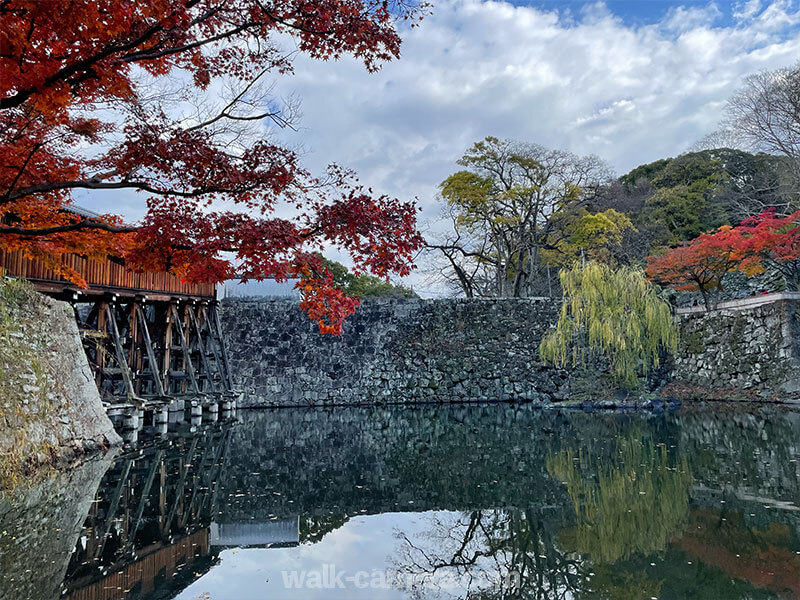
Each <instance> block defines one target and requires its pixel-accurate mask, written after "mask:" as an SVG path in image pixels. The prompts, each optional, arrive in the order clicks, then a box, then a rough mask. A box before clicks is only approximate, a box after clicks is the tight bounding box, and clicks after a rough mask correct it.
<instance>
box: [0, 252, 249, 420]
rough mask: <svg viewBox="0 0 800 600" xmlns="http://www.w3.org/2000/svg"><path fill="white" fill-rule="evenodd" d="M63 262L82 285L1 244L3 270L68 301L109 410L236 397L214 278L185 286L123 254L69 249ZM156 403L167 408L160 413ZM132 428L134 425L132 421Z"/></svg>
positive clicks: (198, 405)
mask: <svg viewBox="0 0 800 600" xmlns="http://www.w3.org/2000/svg"><path fill="white" fill-rule="evenodd" d="M62 262H63V264H65V265H67V266H69V267H71V268H72V269H74V270H75V271H77V272H78V273H79V274H80V275H81V276H82V277H83V278H84V279H85V280H86V282H87V284H88V287H87V288H80V287H78V286H76V285H74V284H73V283H71V282H69V281H67V280H65V279H64V278H63V277H60V276H59V275H58V274H57V273H56V272H55V271H53V270H52V269H50V268H48V266H47V265H45V264H44V263H43V262H42V261H39V260H36V259H31V258H28V257H25V256H23V255H22V253H20V252H4V251H2V250H0V267H1V268H2V269H3V271H4V273H5V275H6V276H11V277H21V278H25V279H26V280H28V281H29V282H30V283H31V284H33V286H34V287H35V288H36V289H37V290H38V291H40V292H42V293H45V294H48V295H50V296H53V297H56V298H59V299H61V300H66V301H68V302H70V303H71V304H72V305H73V307H74V308H75V316H76V319H77V322H78V326H79V328H80V331H81V335H82V337H83V341H84V347H85V349H86V355H87V357H88V359H89V365H90V366H91V368H92V371H93V373H94V377H95V382H96V383H97V387H98V389H99V390H100V394H101V397H102V399H103V402H104V403H105V405H106V408H107V409H108V410H109V413H110V414H111V415H112V416H114V415H117V416H119V415H128V416H130V415H132V414H133V415H135V416H136V418H138V413H139V411H141V410H143V409H152V410H153V411H154V413H155V414H157V415H159V417H158V418H161V419H163V420H166V415H165V414H164V413H165V411H166V409H167V408H168V407H169V408H170V409H175V410H183V408H184V404H185V401H186V400H189V401H190V404H191V407H192V409H193V414H196V413H194V411H195V410H197V411H202V408H203V407H204V406H205V407H211V408H213V409H214V410H216V408H217V406H218V405H219V404H220V403H222V405H223V407H230V406H231V403H232V402H233V400H234V399H235V397H236V393H235V391H234V387H233V378H232V375H231V372H230V369H229V366H228V365H229V363H228V357H227V351H226V349H225V345H224V343H223V338H222V329H221V326H220V320H219V315H218V312H217V308H218V302H217V300H216V296H215V286H214V284H187V283H184V282H182V281H181V280H180V279H178V278H177V277H175V276H174V275H172V274H171V273H139V272H135V271H132V270H130V269H127V268H126V267H125V263H124V261H123V260H121V259H117V258H113V257H112V258H108V259H106V260H105V261H102V262H98V261H93V260H89V259H88V258H86V257H83V256H78V255H74V254H69V255H64V256H63V257H62ZM161 409H164V410H163V411H162V410H161ZM134 427H135V425H134Z"/></svg>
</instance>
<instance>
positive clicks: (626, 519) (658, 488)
mask: <svg viewBox="0 0 800 600" xmlns="http://www.w3.org/2000/svg"><path fill="white" fill-rule="evenodd" d="M547 470H548V472H549V473H550V474H551V475H552V476H554V477H556V478H557V479H560V480H561V481H563V482H564V483H565V484H566V486H567V492H568V493H569V496H570V498H571V499H572V504H573V508H574V510H575V515H576V516H577V523H576V524H575V526H574V527H572V528H570V529H567V530H564V531H563V532H562V533H561V535H560V536H559V539H560V541H561V542H562V543H563V544H564V546H565V547H567V548H569V549H571V550H574V551H576V552H580V553H582V554H588V555H589V556H590V557H591V558H592V560H593V561H594V562H595V563H614V562H616V561H618V560H620V559H627V558H629V557H630V556H631V555H633V554H635V553H640V554H645V555H647V554H651V553H653V552H659V551H662V550H664V549H665V548H666V546H667V542H668V541H669V539H670V538H672V537H674V536H675V534H676V533H679V532H680V530H681V528H682V524H683V523H684V522H685V519H686V515H687V511H688V506H689V498H688V494H687V490H688V487H689V484H690V483H691V474H690V473H689V467H688V464H687V462H686V459H685V458H681V459H675V460H670V457H669V455H668V453H667V448H666V446H665V445H664V444H654V443H653V442H652V441H650V440H643V439H642V438H641V437H640V436H638V435H628V436H625V437H623V438H619V439H618V441H617V443H616V445H615V451H614V452H613V453H611V456H610V457H609V458H607V459H605V458H603V457H601V456H598V455H587V454H584V453H583V452H580V451H579V452H578V454H577V455H575V453H574V452H573V451H572V450H571V449H567V450H562V451H560V452H558V453H557V454H554V455H551V456H550V457H548V459H547Z"/></svg>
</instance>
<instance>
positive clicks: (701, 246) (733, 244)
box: [646, 226, 741, 310]
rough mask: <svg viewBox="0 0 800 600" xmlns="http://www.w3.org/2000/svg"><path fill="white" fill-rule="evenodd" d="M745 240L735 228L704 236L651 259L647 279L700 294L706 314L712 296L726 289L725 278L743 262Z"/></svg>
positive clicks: (724, 228) (723, 228) (726, 227)
mask: <svg viewBox="0 0 800 600" xmlns="http://www.w3.org/2000/svg"><path fill="white" fill-rule="evenodd" d="M740 248H741V239H740V236H739V235H738V233H737V232H736V230H735V229H734V228H731V227H729V226H725V227H720V229H719V230H718V231H717V232H716V233H705V234H702V235H700V236H698V237H696V238H695V239H693V240H692V241H691V242H685V243H683V244H681V245H680V246H677V247H675V248H672V249H670V250H668V251H667V252H665V253H664V254H662V255H660V256H650V257H648V259H647V261H648V265H647V270H646V274H647V277H648V278H649V279H650V280H651V281H654V282H656V283H657V284H659V285H661V286H667V287H671V288H673V289H675V290H681V291H699V292H700V293H701V294H702V296H703V302H704V303H705V306H706V310H710V308H711V303H710V300H709V293H710V292H711V291H712V290H717V289H721V288H722V280H723V278H724V277H725V274H726V273H728V272H729V271H731V270H733V269H735V268H736V267H737V265H738V264H739V260H740V254H739V252H740Z"/></svg>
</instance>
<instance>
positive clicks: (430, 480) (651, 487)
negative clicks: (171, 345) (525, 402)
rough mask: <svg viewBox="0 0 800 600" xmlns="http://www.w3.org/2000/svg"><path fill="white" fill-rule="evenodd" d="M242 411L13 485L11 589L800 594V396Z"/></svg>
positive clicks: (145, 596)
mask: <svg viewBox="0 0 800 600" xmlns="http://www.w3.org/2000/svg"><path fill="white" fill-rule="evenodd" d="M239 421H240V422H238V423H236V424H233V425H231V424H209V425H206V426H204V428H202V429H201V430H199V431H196V432H194V433H190V432H184V433H171V434H169V435H168V436H166V437H164V438H162V439H160V440H158V441H157V442H151V443H148V444H144V445H141V446H140V447H138V448H134V449H130V448H129V449H126V450H125V451H124V452H123V453H122V454H121V455H120V456H118V457H117V458H116V459H115V460H114V461H113V464H111V465H110V467H109V463H110V458H107V459H106V463H102V462H94V463H90V464H89V465H86V466H85V467H84V469H85V470H78V471H76V472H73V473H71V474H69V475H62V476H60V478H61V479H59V480H58V481H50V482H45V483H43V484H40V485H39V486H38V487H32V488H30V489H28V490H20V491H18V492H15V494H16V495H15V496H13V497H12V498H8V497H7V498H4V499H2V500H0V532H2V537H0V561H1V562H0V567H1V568H2V571H0V599H2V600H6V599H9V600H10V599H12V598H13V599H14V600H17V599H23V598H32V599H35V600H48V599H50V598H53V599H55V598H57V597H58V596H59V595H61V596H62V597H65V598H70V599H75V600H78V599H80V600H84V599H85V600H94V599H103V600H112V599H117V598H120V599H122V598H127V599H142V600H154V599H156V598H159V599H160V598H172V597H177V598H180V599H183V600H194V599H196V598H202V599H203V600H245V599H248V598H250V599H259V600H260V599H262V598H279V599H290V598H303V599H307V598H348V599H349V598H370V599H373V598H396V599H403V598H420V599H422V598H470V599H472V598H487V599H488V598H504V599H512V598H541V599H549V598H559V599H560V598H564V599H566V598H587V599H588V598H592V599H603V598H609V599H614V600H617V599H625V598H631V599H633V598H645V599H647V598H664V599H669V598H675V599H678V598H704V599H706V598H710V599H714V598H724V599H728V598H800V538H799V537H798V534H800V510H798V506H797V503H798V498H800V481H799V478H798V474H799V473H800V472H799V471H798V463H797V460H798V457H797V454H798V453H800V450H798V446H797V442H796V440H797V438H798V436H797V433H798V431H799V429H798V415H797V413H794V412H790V411H787V410H782V411H781V410H772V411H767V410H763V411H758V412H742V411H734V412H730V413H728V414H721V413H719V412H718V411H716V412H712V411H702V412H694V413H688V414H678V415H675V414H673V415H663V414H662V415H633V414H584V413H580V412H569V411H555V410H554V411H543V410H538V409H535V408H533V407H527V406H513V405H493V406H473V407H453V406H450V407H426V408H413V409H412V408H376V409H335V410H298V411H294V410H281V411H266V412H250V413H248V412H244V413H243V414H242V415H240V418H239ZM104 472H105V474H104V475H103V473H104ZM100 477H102V482H100ZM98 484H99V485H98ZM95 490H97V494H96V496H95ZM92 497H95V499H94V501H92ZM81 523H83V525H82V526H81ZM42 548H46V549H47V551H46V552H42V551H41V550H42ZM67 548H71V552H70V550H67ZM37 560H38V562H36V561H37ZM28 565H38V566H37V568H36V569H33V568H30V567H29V566H28ZM45 565H47V568H45Z"/></svg>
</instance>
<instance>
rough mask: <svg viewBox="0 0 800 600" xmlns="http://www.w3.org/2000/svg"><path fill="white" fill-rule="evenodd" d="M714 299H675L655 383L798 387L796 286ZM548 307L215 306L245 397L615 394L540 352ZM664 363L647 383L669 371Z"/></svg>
mask: <svg viewBox="0 0 800 600" xmlns="http://www.w3.org/2000/svg"><path fill="white" fill-rule="evenodd" d="M718 307H719V309H718V310H714V311H712V312H711V313H707V312H706V311H705V310H704V309H703V308H701V307H695V308H683V309H679V311H678V312H679V316H678V320H679V324H680V329H681V332H680V333H681V335H680V339H681V341H680V347H679V350H678V353H677V356H676V357H675V360H674V371H673V372H672V374H671V380H672V383H673V384H676V385H677V386H678V387H677V388H676V387H675V385H673V386H671V387H670V388H668V389H667V390H666V391H665V394H666V395H667V396H672V395H678V396H680V397H689V396H691V397H713V396H714V394H716V395H717V396H718V397H719V398H721V399H730V400H736V399H763V398H771V399H779V400H791V399H793V398H794V397H795V396H797V397H800V293H795V294H791V293H783V294H771V295H767V296H757V297H753V298H749V299H742V300H735V301H730V302H724V303H720V304H719V305H718ZM559 309H560V300H555V299H544V298H538V299H533V298H532V299H513V298H504V299H496V300H464V299H461V300H453V299H451V300H416V299H414V300H394V301H373V302H367V303H364V304H363V305H362V306H361V307H360V308H359V310H358V311H357V312H356V314H355V315H354V316H353V317H351V318H350V319H349V320H348V321H347V322H346V323H345V326H344V333H343V334H342V335H341V336H339V337H336V336H322V335H320V334H319V332H318V330H317V327H316V325H315V324H314V323H312V322H311V321H310V320H309V319H308V317H307V316H306V315H305V314H304V313H303V312H302V311H300V309H299V308H298V307H297V304H296V301H293V300H252V301H245V300H232V301H226V302H224V303H223V307H222V317H223V327H224V330H225V335H226V342H227V345H228V349H229V352H230V356H231V365H232V369H233V373H234V377H235V379H236V384H237V386H238V387H239V388H240V389H242V391H243V392H244V396H243V400H242V403H241V404H240V405H241V406H244V407H248V406H307V405H333V404H358V403H375V402H399V403H412V402H453V401H487V400H488V401H505V400H520V401H536V402H541V403H547V402H552V401H563V400H571V401H576V402H577V401H581V400H588V401H590V402H594V403H596V402H598V401H601V400H605V399H608V402H611V403H615V402H617V401H618V399H621V398H623V396H624V395H619V394H618V393H617V392H616V391H615V388H614V387H613V385H609V378H608V376H607V374H605V373H604V369H603V367H602V365H594V366H593V367H592V368H591V369H590V370H587V371H583V372H568V371H565V370H563V369H556V368H554V367H552V366H550V365H545V364H543V363H542V362H541V360H540V359H539V355H538V346H539V342H540V341H541V338H542V335H543V334H544V333H545V332H546V331H547V329H548V328H549V327H550V326H552V325H554V324H555V322H556V321H557V319H558V311H559ZM667 363H668V364H665V365H664V366H663V367H662V369H661V370H660V371H657V372H656V373H651V374H650V379H649V381H648V386H649V389H651V390H652V389H657V388H658V387H659V386H660V385H663V383H665V381H666V380H667V379H669V378H670V375H669V369H670V367H671V365H670V364H669V361H667ZM587 373H588V375H587ZM686 390H688V392H687V393H685V394H684V392H686ZM682 394H683V395H682ZM617 396H619V398H617ZM740 396H741V397H740Z"/></svg>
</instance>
